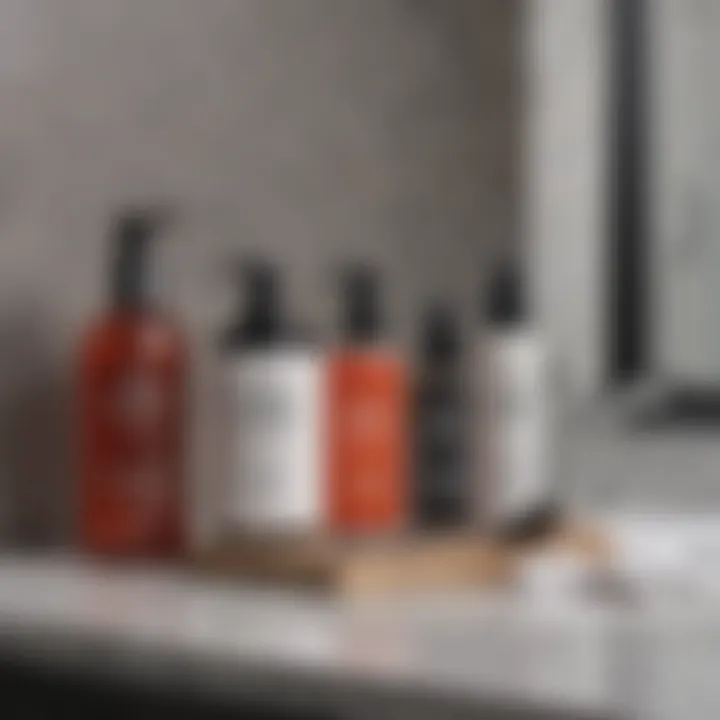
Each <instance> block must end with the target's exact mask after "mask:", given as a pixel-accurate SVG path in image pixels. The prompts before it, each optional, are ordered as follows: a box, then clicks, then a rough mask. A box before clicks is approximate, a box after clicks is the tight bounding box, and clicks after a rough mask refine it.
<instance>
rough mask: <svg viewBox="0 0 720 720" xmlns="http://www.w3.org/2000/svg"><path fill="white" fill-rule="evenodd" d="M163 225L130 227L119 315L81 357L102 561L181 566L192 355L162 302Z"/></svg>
mask: <svg viewBox="0 0 720 720" xmlns="http://www.w3.org/2000/svg"><path fill="white" fill-rule="evenodd" d="M156 226H157V218H155V217H153V216H152V215H150V214H147V213H131V214H126V215H124V216H122V217H121V218H120V220H119V222H118V223H117V225H116V227H115V229H114V233H115V237H114V238H113V242H114V244H115V258H114V263H113V268H112V279H111V280H112V302H111V307H110V309H109V310H108V311H107V312H106V314H105V315H104V316H102V317H101V318H100V319H99V320H98V321H97V322H96V323H95V324H94V325H93V326H92V327H91V328H90V329H89V330H88V332H87V334H86V335H85V337H84V339H83V342H82V345H81V349H80V358H79V368H78V370H79V408H78V410H79V435H80V462H79V465H80V500H81V502H80V536H81V544H82V546H83V547H84V549H85V550H87V551H89V552H92V553H95V554H100V555H108V556H118V557H173V556H177V555H179V554H181V553H182V551H183V546H184V538H183V536H184V497H183V439H184V438H183V429H184V428H183V425H184V422H183V420H184V399H185V384H186V381H185V374H186V349H185V343H184V340H183V337H182V334H181V333H180V331H179V330H178V328H177V327H176V326H175V324H174V322H173V321H172V320H170V319H169V318H168V317H167V316H166V315H165V314H164V312H163V311H162V310H161V309H160V308H159V307H158V306H157V305H156V303H155V300H154V298H153V284H152V283H151V282H150V275H149V263H148V258H147V252H148V249H149V245H150V243H151V239H152V237H153V234H154V231H155V229H156Z"/></svg>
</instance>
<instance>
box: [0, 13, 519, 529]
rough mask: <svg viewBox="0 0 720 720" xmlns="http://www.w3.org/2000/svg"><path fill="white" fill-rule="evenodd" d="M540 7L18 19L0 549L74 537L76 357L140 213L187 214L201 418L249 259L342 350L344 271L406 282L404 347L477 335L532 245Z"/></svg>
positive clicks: (7, 63) (184, 236) (175, 285)
mask: <svg viewBox="0 0 720 720" xmlns="http://www.w3.org/2000/svg"><path fill="white" fill-rule="evenodd" d="M520 5H521V3H520V2H519V0H518V1H515V0H451V1H449V2H448V1H447V0H202V1H201V0H0V107H1V108H2V111H1V112H0V364H2V366H3V367H2V368H0V371H1V372H0V480H1V483H0V529H1V533H0V534H1V535H3V536H4V537H6V538H11V539H15V540H23V541H38V542H44V541H55V540H57V539H63V538H65V539H66V538H67V537H68V528H69V527H70V524H69V518H70V517H71V516H72V507H73V485H72V472H71V467H72V461H71V456H72V453H71V451H70V450H69V448H70V447H71V445H70V442H69V440H70V437H71V432H70V431H71V402H70V401H71V396H72V395H71V380H72V358H73V352H74V350H75V347H76V342H77V339H78V335H79V333H80V332H81V330H82V328H83V327H84V326H85V324H86V323H87V321H88V319H89V318H90V317H91V316H92V315H93V314H96V313H97V312H98V311H99V310H100V309H101V308H102V305H103V302H104V299H105V282H106V271H105V268H106V264H107V257H108V247H107V242H106V226H107V223H108V219H109V215H110V213H111V212H112V211H113V209H114V208H116V207H117V206H118V205H121V204H123V203H125V202H128V201H139V202H142V201H144V200H146V199H149V200H151V201H156V200H163V201H167V202H170V203H172V204H173V205H176V206H177V209H178V213H179V215H178V224H177V226H176V227H175V228H174V229H173V232H172V239H171V240H169V241H168V243H167V244H166V245H165V246H164V248H163V251H162V256H163V267H164V269H165V271H166V272H165V273H164V274H165V275H166V278H165V279H166V280H167V295H168V299H169V301H170V302H172V303H174V304H175V305H176V306H177V308H178V309H179V311H180V312H181V313H182V316H183V318H184V319H185V321H186V322H187V324H188V326H189V329H190V331H191V332H192V334H193V339H194V340H195V341H196V342H197V344H198V349H197V355H196V357H197V359H198V363H197V367H198V373H197V377H196V384H195V388H196V404H197V406H198V407H202V405H203V396H204V388H205V379H204V375H205V374H206V373H205V372H204V368H205V367H206V365H207V363H206V361H205V359H206V358H207V357H209V350H210V348H211V345H212V341H213V338H214V336H215V334H216V332H217V330H218V328H219V327H220V326H221V325H222V323H223V322H224V320H225V318H226V317H227V313H228V312H229V310H230V305H229V303H230V300H231V298H232V293H231V292H230V290H229V288H228V287H227V284H228V282H227V277H226V274H225V273H224V272H223V261H225V260H226V258H227V257H228V255H230V254H231V253H233V252H235V251H242V250H263V251H266V252H267V253H268V254H270V255H271V256H273V257H275V258H277V260H278V261H279V262H280V263H281V265H282V266H283V267H284V268H286V269H287V271H288V281H289V284H290V287H289V293H290V295H291V300H292V305H293V307H294V308H295V309H296V310H297V313H298V314H299V315H301V316H302V317H303V318H306V319H308V320H309V321H311V322H312V323H316V324H317V325H318V326H319V327H320V328H321V329H323V330H324V331H325V332H326V333H327V330H328V328H330V326H331V323H332V320H333V315H334V312H333V311H334V308H335V303H334V294H333V285H332V282H331V273H330V270H331V269H332V267H333V266H334V264H335V263H336V262H337V260H339V259H340V258H343V257H351V258H353V257H371V258H374V259H376V260H377V261H378V263H380V264H381V266H382V267H383V268H384V269H385V271H386V274H387V287H388V292H389V294H390V300H391V314H392V317H393V321H394V326H395V328H396V330H397V333H398V336H399V337H400V338H401V339H402V340H403V341H404V342H409V341H410V339H411V337H412V330H413V327H414V323H415V319H416V314H417V311H418V309H419V307H420V304H421V303H422V301H423V299H424V298H426V297H428V296H431V295H435V294H437V293H443V294H447V295H448V296H449V297H451V298H453V299H454V300H455V301H456V302H458V303H459V304H460V305H461V307H462V308H463V309H464V310H466V311H468V312H467V313H466V315H468V316H469V310H470V307H471V304H472V302H473V300H474V298H475V296H476V295H477V292H478V279H479V277H480V276H481V275H482V273H483V271H484V269H485V268H486V267H487V264H488V262H489V259H490V258H491V256H492V254H493V253H494V252H495V251H497V250H498V249H501V248H504V247H506V246H507V245H508V244H509V243H511V242H512V239H513V238H514V236H515V235H516V232H517V229H518V228H517V222H518V202H519V195H520V191H519V181H518V166H519V163H518V152H519V134H520V120H521V115H520V109H519V98H520V94H521V92H520V81H519V73H520V69H519V68H520V62H521V53H520V44H521V34H522V33H521V12H520V10H521V8H520ZM207 422H208V418H207V417H206V416H205V415H204V414H203V412H200V411H199V412H198V413H197V422H196V427H195V428H194V430H193V435H194V446H195V449H196V452H195V453H194V456H195V458H196V461H195V462H196V468H195V472H196V475H197V477H198V478H202V477H203V476H204V475H205V474H207V473H208V472H209V470H208V466H207V465H206V464H205V458H206V456H207V452H206V451H204V450H203V448H204V447H205V443H204V440H203V435H205V436H207V435H211V434H212V429H211V427H209V426H208V425H207V424H206V423H207Z"/></svg>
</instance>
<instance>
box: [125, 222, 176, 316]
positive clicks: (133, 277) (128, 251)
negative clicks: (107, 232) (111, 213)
mask: <svg viewBox="0 0 720 720" xmlns="http://www.w3.org/2000/svg"><path fill="white" fill-rule="evenodd" d="M167 217H168V215H167V213H164V212H162V211H160V210H154V209H142V208H141V209H132V210H124V211H122V212H121V213H120V214H119V215H118V218H117V220H116V221H115V223H114V227H113V237H114V244H115V256H114V258H113V263H112V268H111V283H112V289H113V290H112V292H113V299H114V302H115V304H116V305H117V306H120V307H138V306H144V305H147V304H151V303H152V302H153V301H154V300H155V299H156V296H157V294H158V293H157V283H156V278H155V277H154V273H153V268H152V267H151V265H152V263H151V262H150V261H149V259H148V252H149V247H150V245H151V241H152V240H153V239H154V237H155V236H156V234H157V232H158V230H159V229H160V228H161V227H162V226H163V225H165V224H166V222H167Z"/></svg>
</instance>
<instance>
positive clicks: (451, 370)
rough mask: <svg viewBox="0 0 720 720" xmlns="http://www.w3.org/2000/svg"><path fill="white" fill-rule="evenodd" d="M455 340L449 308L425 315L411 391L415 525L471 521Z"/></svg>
mask: <svg viewBox="0 0 720 720" xmlns="http://www.w3.org/2000/svg"><path fill="white" fill-rule="evenodd" d="M461 350H462V348H461V339H460V331H459V328H458V325H457V319H456V317H455V315H454V314H453V313H452V312H451V311H450V309H449V308H447V307H444V306H434V307H432V308H431V309H430V310H429V312H428V313H427V315H426V318H425V323H424V325H423V334H422V338H421V347H420V365H419V368H418V373H417V377H416V381H415V392H414V418H413V424H414V438H415V463H414V466H415V487H414V496H415V521H416V525H417V526H418V527H419V528H420V529H427V530H433V529H437V530H445V529H446V530H452V529H459V528H461V527H463V526H465V525H466V523H467V521H469V520H470V518H471V517H472V514H471V508H472V496H473V493H472V478H471V475H470V472H469V470H470V463H469V457H468V436H467V433H468V429H469V417H468V414H469V413H468V410H469V407H470V404H471V403H470V401H469V398H468V396H467V387H466V386H465V384H464V383H463V381H462V359H461Z"/></svg>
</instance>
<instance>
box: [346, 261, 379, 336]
mask: <svg viewBox="0 0 720 720" xmlns="http://www.w3.org/2000/svg"><path fill="white" fill-rule="evenodd" d="M341 283H342V290H343V296H344V297H343V305H342V308H343V309H342V328H343V333H344V336H345V339H346V340H348V341H350V342H353V343H372V342H373V341H375V340H377V339H378V338H379V336H380V335H381V333H382V324H383V323H382V314H381V310H380V291H379V282H378V276H377V273H376V272H375V271H374V270H373V268H371V267H369V266H367V265H356V266H353V267H350V268H348V269H346V270H345V272H344V273H343V274H342V280H341Z"/></svg>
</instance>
